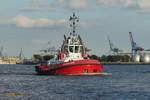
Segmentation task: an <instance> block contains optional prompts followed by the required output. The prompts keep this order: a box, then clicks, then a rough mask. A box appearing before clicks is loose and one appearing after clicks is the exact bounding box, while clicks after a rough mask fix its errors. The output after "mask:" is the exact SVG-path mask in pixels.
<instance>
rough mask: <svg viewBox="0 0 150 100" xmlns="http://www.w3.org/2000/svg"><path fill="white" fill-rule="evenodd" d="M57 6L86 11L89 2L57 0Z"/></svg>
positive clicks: (85, 0) (84, 0) (82, 0)
mask: <svg viewBox="0 0 150 100" xmlns="http://www.w3.org/2000/svg"><path fill="white" fill-rule="evenodd" d="M56 4H57V5H60V6H62V7H65V8H70V9H84V8H87V7H88V0H56Z"/></svg>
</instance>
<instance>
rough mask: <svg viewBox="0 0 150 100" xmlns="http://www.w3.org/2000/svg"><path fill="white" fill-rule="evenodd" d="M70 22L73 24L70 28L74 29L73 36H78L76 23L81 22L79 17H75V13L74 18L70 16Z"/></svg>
mask: <svg viewBox="0 0 150 100" xmlns="http://www.w3.org/2000/svg"><path fill="white" fill-rule="evenodd" d="M69 21H70V22H71V24H70V27H72V34H73V36H75V35H76V27H77V26H76V22H79V17H77V16H76V15H75V13H73V16H70V19H69Z"/></svg>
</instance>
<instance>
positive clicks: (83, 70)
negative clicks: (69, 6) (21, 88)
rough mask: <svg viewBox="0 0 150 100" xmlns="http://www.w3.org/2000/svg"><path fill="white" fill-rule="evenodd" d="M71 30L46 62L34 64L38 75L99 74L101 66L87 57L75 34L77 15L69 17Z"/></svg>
mask: <svg viewBox="0 0 150 100" xmlns="http://www.w3.org/2000/svg"><path fill="white" fill-rule="evenodd" d="M69 21H70V22H71V24H70V27H71V29H72V31H71V32H70V34H69V36H66V35H64V40H63V43H62V45H61V49H60V50H59V52H58V53H57V54H56V55H55V57H54V58H53V59H50V60H49V61H47V63H46V64H41V65H38V66H35V69H36V72H37V73H38V74H39V75H88V76H89V75H101V74H102V69H103V66H102V65H101V64H100V62H99V61H97V60H92V59H89V58H88V54H87V50H86V47H85V46H84V44H83V41H82V39H81V37H80V35H78V34H76V27H77V26H76V23H77V22H79V17H76V15H75V13H73V16H71V17H70V19H69Z"/></svg>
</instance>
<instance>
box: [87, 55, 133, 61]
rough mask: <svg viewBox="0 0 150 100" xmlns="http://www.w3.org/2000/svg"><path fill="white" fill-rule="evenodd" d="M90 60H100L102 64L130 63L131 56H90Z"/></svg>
mask: <svg viewBox="0 0 150 100" xmlns="http://www.w3.org/2000/svg"><path fill="white" fill-rule="evenodd" d="M88 57H89V58H90V59H95V60H99V61H101V62H129V61H130V56H128V55H108V56H106V55H102V56H101V57H99V56H97V55H89V56H88Z"/></svg>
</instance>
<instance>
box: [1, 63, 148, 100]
mask: <svg viewBox="0 0 150 100" xmlns="http://www.w3.org/2000/svg"><path fill="white" fill-rule="evenodd" d="M104 72H109V73H112V75H111V76H82V77H81V76H39V75H36V72H35V71H34V66H25V65H0V100H150V65H131V66H129V65H123V66H121V65H111V66H104Z"/></svg>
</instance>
